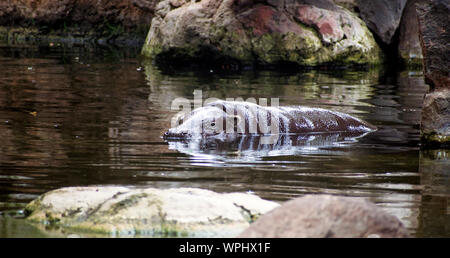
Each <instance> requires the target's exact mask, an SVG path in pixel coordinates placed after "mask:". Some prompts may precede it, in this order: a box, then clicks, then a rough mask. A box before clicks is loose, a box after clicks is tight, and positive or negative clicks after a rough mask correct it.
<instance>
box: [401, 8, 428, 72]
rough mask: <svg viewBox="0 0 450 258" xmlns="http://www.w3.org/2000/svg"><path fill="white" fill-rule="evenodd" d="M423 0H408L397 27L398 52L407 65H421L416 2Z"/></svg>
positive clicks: (421, 57) (421, 56)
mask: <svg viewBox="0 0 450 258" xmlns="http://www.w3.org/2000/svg"><path fill="white" fill-rule="evenodd" d="M423 2H425V0H409V1H408V2H407V3H406V6H405V9H404V11H403V17H402V20H401V22H400V27H399V42H398V53H399V56H400V58H401V59H402V60H403V61H404V63H406V64H407V65H412V66H421V65H422V59H423V55H422V49H421V47H420V41H419V24H418V22H417V15H416V4H418V3H419V4H420V3H423Z"/></svg>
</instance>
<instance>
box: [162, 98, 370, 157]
mask: <svg viewBox="0 0 450 258" xmlns="http://www.w3.org/2000/svg"><path fill="white" fill-rule="evenodd" d="M375 130H376V127H375V126H373V125H371V124H369V123H367V122H365V121H362V120H360V119H358V118H355V117H352V116H350V115H347V114H344V113H340V112H335V111H330V110H326V109H321V108H310V107H302V106H290V107H265V106H259V105H257V104H253V103H250V102H237V101H221V100H219V101H215V102H212V103H210V104H208V105H206V106H204V107H200V108H197V109H195V110H193V111H192V112H191V113H189V114H186V115H184V116H180V117H178V119H177V121H176V123H175V126H174V127H173V128H170V129H169V130H168V131H167V132H166V133H164V136H163V138H164V139H165V141H167V142H169V144H170V146H171V148H175V149H177V150H179V151H181V152H184V153H192V152H208V153H211V154H213V153H217V154H218V153H221V152H227V151H228V150H239V151H240V152H244V151H249V152H250V153H251V152H255V151H256V152H259V154H263V153H262V152H264V153H266V152H274V151H278V152H280V151H281V152H290V151H289V150H291V149H292V148H294V147H295V148H297V147H299V146H300V147H301V146H303V147H304V146H317V147H318V146H329V145H333V144H336V143H341V142H347V141H354V139H356V138H359V137H361V136H363V135H365V134H367V133H369V132H372V131H375ZM268 139H269V140H270V141H268ZM263 140H265V141H263ZM295 148H294V149H295ZM250 153H249V154H250ZM266 154H267V153H266ZM284 154H288V153H284ZM258 156H259V155H258Z"/></svg>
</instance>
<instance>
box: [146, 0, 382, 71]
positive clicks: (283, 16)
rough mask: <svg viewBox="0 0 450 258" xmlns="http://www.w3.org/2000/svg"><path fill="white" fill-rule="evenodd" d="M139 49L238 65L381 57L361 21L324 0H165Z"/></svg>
mask: <svg viewBox="0 0 450 258" xmlns="http://www.w3.org/2000/svg"><path fill="white" fill-rule="evenodd" d="M174 2H175V3H176V4H174ZM142 53H143V54H144V55H146V56H148V57H152V58H156V59H157V60H163V61H167V60H171V61H180V60H184V61H188V62H189V61H193V60H194V61H199V60H202V61H208V62H211V63H212V62H214V63H232V64H234V62H237V63H240V64H242V65H253V64H255V63H256V64H261V65H274V64H280V63H293V64H297V65H302V66H316V65H321V64H327V63H334V64H368V63H378V62H380V50H379V48H378V46H377V44H376V43H375V41H374V39H373V37H372V34H371V33H370V32H369V30H368V29H367V27H366V26H365V24H364V22H363V21H362V20H360V19H359V18H358V17H357V16H356V15H355V14H354V13H352V12H350V11H348V10H346V9H344V8H342V7H340V6H338V5H335V4H334V3H333V2H331V1H329V0H321V1H309V0H301V1H300V0H286V1H270V0H268V1H251V0H249V1H236V0H203V1H169V0H165V1H162V2H160V3H159V4H158V6H157V7H156V15H155V17H154V19H153V20H152V25H151V28H150V31H149V33H148V36H147V39H146V43H145V45H144V47H143V50H142Z"/></svg>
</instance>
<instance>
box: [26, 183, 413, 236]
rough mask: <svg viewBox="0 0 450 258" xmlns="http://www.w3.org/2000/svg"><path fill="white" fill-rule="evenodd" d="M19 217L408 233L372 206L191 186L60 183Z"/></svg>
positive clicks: (86, 227) (132, 229)
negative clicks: (61, 185)
mask: <svg viewBox="0 0 450 258" xmlns="http://www.w3.org/2000/svg"><path fill="white" fill-rule="evenodd" d="M25 214H26V215H27V218H26V220H27V221H29V222H31V223H32V224H34V225H38V226H39V225H46V226H47V228H52V229H53V234H57V235H58V236H60V237H61V236H65V237H73V236H78V237H89V236H100V237H101V236H108V235H109V236H112V237H142V236H144V237H258V238H267V237H271V238H273V237H277V238H279V237H315V238H317V237H338V238H339V237H358V238H361V237H409V233H408V231H407V229H406V228H405V227H404V225H403V224H402V223H401V222H400V220H399V219H398V218H396V217H395V216H393V215H391V214H389V213H387V212H386V211H384V210H383V209H381V208H379V207H377V206H376V205H374V204H373V203H371V202H369V201H367V200H364V199H361V198H354V197H338V196H331V195H306V196H303V197H299V198H295V199H293V200H290V201H287V202H285V203H282V204H281V205H280V204H278V203H276V202H273V201H267V200H263V199H261V198H259V197H258V196H256V195H253V194H248V193H216V192H212V191H209V190H205V189H198V188H172V189H170V188H169V189H155V188H132V187H125V186H88V187H66V188H60V189H56V190H53V191H50V192H48V193H45V194H43V195H41V196H40V197H38V198H37V199H35V200H34V201H32V202H31V203H29V204H28V205H27V206H26V208H25ZM44 231H45V230H44ZM47 231H48V230H47ZM55 231H57V233H55Z"/></svg>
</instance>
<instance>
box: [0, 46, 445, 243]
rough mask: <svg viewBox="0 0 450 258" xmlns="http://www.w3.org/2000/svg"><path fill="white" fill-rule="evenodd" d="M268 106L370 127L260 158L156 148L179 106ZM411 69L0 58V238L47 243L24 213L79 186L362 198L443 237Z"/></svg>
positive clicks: (122, 55)
mask: <svg viewBox="0 0 450 258" xmlns="http://www.w3.org/2000/svg"><path fill="white" fill-rule="evenodd" d="M196 89H198V90H202V91H203V97H204V98H209V97H217V98H226V97H232V98H236V97H242V98H244V99H246V98H249V97H254V98H271V97H278V98H279V99H280V105H306V106H315V107H322V108H328V109H334V110H337V111H342V112H346V113H349V114H352V115H355V116H357V117H360V118H362V119H365V120H367V121H369V122H371V123H372V124H374V125H376V126H378V127H379V130H378V131H377V132H375V133H372V134H369V135H367V136H365V137H363V138H360V139H358V140H357V141H353V142H344V143H339V144H332V145H328V146H309V147H305V148H297V149H296V150H295V151H292V152H280V153H272V154H270V155H261V154H260V153H259V154H255V155H252V153H248V152H247V153H246V155H245V156H241V155H240V154H239V153H236V151H235V150H230V152H222V153H208V154H205V153H201V152H191V153H189V152H186V151H182V150H179V149H176V148H173V146H172V147H171V146H169V145H168V143H165V142H164V141H163V139H162V138H161V135H162V133H163V132H164V130H166V129H167V128H168V127H169V126H170V119H171V117H172V116H173V115H174V114H176V113H177V112H178V111H173V110H171V108H170V106H171V102H172V100H173V99H175V98H177V97H185V98H189V99H192V98H193V95H192V93H193V91H194V90H196ZM426 90H427V88H426V86H425V85H424V84H423V77H422V75H421V72H418V71H403V72H393V71H390V70H389V69H388V70H386V71H383V69H376V70H369V71H338V72H336V71H335V72H330V71H290V72H281V71H257V72H256V71H243V72H239V73H223V72H220V71H214V70H211V71H209V70H207V71H192V70H190V71H189V70H188V69H183V70H180V69H164V71H162V70H160V69H158V68H157V67H155V66H153V65H152V64H151V63H149V62H145V61H142V60H139V59H137V58H135V55H134V54H133V53H131V54H130V53H126V52H121V51H112V50H101V51H88V50H83V49H79V50H77V49H69V50H67V49H63V48H55V49H49V48H35V49H33V48H0V139H1V144H0V237H43V236H48V235H49V234H47V232H42V231H39V230H38V229H36V228H35V227H33V226H32V225H28V224H27V223H26V222H25V221H24V220H23V215H22V209H23V207H24V206H25V205H26V203H28V202H29V201H31V200H33V199H34V198H36V197H37V196H38V195H40V194H42V193H44V192H47V191H49V190H52V189H56V188H60V187H65V186H81V185H99V184H101V185H138V186H149V187H158V188H168V187H199V188H206V189H211V190H214V191H218V192H234V191H239V192H248V191H251V192H254V193H255V194H257V195H259V196H261V197H262V198H266V199H270V200H275V201H284V200H288V199H291V198H294V197H298V196H302V195H305V194H318V193H326V194H335V195H345V196H355V197H364V198H367V199H369V200H371V201H373V202H375V203H376V204H377V205H379V206H380V207H382V208H384V209H385V210H386V211H388V212H390V213H391V214H394V215H396V216H397V217H399V218H400V219H401V221H402V222H403V223H404V224H405V225H406V226H407V227H408V228H409V229H410V230H411V232H412V234H413V235H414V236H419V237H438V236H440V237H449V236H450V172H449V171H450V164H449V151H448V150H436V151H420V149H419V131H418V124H419V120H420V108H421V103H422V99H423V94H424V93H425V92H426Z"/></svg>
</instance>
